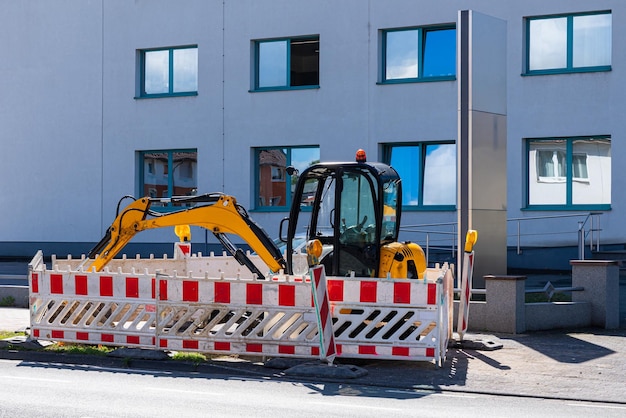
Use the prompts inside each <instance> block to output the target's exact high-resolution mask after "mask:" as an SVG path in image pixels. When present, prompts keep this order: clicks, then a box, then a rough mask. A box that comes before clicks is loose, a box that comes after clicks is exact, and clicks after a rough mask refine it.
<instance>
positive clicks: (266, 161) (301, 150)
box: [255, 147, 320, 209]
mask: <svg viewBox="0 0 626 418" xmlns="http://www.w3.org/2000/svg"><path fill="white" fill-rule="evenodd" d="M319 157H320V150H319V147H271V148H257V149H255V160H256V167H257V169H256V170H257V171H256V190H257V193H256V203H255V207H256V208H257V209H260V208H269V207H279V208H282V209H287V208H289V206H290V205H291V197H292V195H293V191H294V190H295V187H296V183H297V180H298V179H297V177H296V176H295V175H294V176H292V175H289V174H288V173H287V167H289V166H293V167H294V168H296V169H297V170H298V171H299V172H302V171H303V170H304V169H305V168H307V167H308V166H309V165H312V164H314V163H317V162H319ZM311 186H312V187H311V188H312V189H313V190H312V191H308V192H307V189H306V188H305V195H304V198H303V199H305V200H306V199H309V198H310V199H311V202H312V199H313V197H314V192H315V190H314V185H313V184H312V185H311ZM311 202H308V201H305V202H303V204H310V203H311Z"/></svg>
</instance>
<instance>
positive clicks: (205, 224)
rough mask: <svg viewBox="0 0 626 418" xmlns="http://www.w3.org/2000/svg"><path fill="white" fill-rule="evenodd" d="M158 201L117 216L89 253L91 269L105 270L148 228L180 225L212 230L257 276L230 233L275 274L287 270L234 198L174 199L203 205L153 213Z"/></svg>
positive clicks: (141, 201)
mask: <svg viewBox="0 0 626 418" xmlns="http://www.w3.org/2000/svg"><path fill="white" fill-rule="evenodd" d="M155 201H159V202H161V201H162V200H161V199H151V198H149V197H143V198H141V199H138V200H135V201H134V202H132V203H131V204H129V205H128V206H127V207H126V208H124V209H123V210H122V212H121V213H119V214H118V215H117V217H116V218H115V220H114V221H113V223H112V224H111V226H110V227H109V229H108V230H107V232H106V234H105V236H104V237H103V238H102V240H101V241H100V242H99V243H98V244H97V245H96V246H95V247H94V248H93V249H92V250H91V252H90V253H89V255H88V258H89V259H91V258H92V257H95V258H94V260H93V262H91V264H90V265H89V266H88V269H89V270H91V269H93V268H95V269H96V271H100V270H102V268H103V267H104V266H105V265H106V264H107V263H108V262H109V261H110V260H111V259H113V258H114V257H115V256H116V255H117V254H118V253H119V252H120V250H122V248H124V246H125V245H126V244H127V243H128V242H129V241H130V240H131V239H132V238H133V237H134V236H135V235H136V234H137V233H139V232H141V231H145V230H147V229H155V228H165V227H171V226H174V227H175V226H178V225H195V226H199V227H202V228H205V229H207V230H209V231H211V232H212V233H213V234H214V235H215V236H216V237H217V238H218V240H219V241H220V242H221V243H222V244H223V245H224V246H225V247H226V249H227V250H228V251H229V252H230V253H231V254H232V255H233V256H234V257H235V258H236V259H237V261H238V262H239V263H240V264H242V265H246V267H248V268H249V269H250V270H251V271H252V272H253V273H256V274H257V276H261V277H263V274H262V273H261V272H260V271H259V270H258V269H257V268H256V266H255V265H254V264H253V263H252V261H250V259H248V258H247V257H246V255H245V254H244V253H243V251H242V250H241V249H238V248H236V247H235V246H234V245H233V244H232V243H231V242H230V240H228V238H227V237H226V234H233V235H237V236H239V237H240V238H242V239H243V240H244V241H245V242H246V243H247V244H248V245H250V247H251V248H252V250H254V251H255V252H256V253H257V254H258V255H259V257H261V259H262V260H263V261H264V262H265V264H267V266H268V267H269V268H270V269H271V270H272V271H274V272H278V271H279V270H281V269H283V270H284V269H286V262H285V260H284V258H283V256H282V254H281V253H280V251H279V250H278V248H276V246H275V244H274V242H273V241H272V240H271V239H270V237H269V236H268V235H267V233H266V232H265V231H264V230H263V228H261V226H259V225H258V224H257V223H256V222H254V221H253V220H252V219H251V218H250V217H249V216H248V214H247V213H246V211H245V209H244V208H243V207H241V206H239V205H238V204H237V201H236V199H235V198H234V197H232V196H228V195H224V194H221V193H212V194H206V195H202V196H191V197H180V198H176V197H173V198H172V199H170V200H169V201H171V202H174V203H188V204H191V203H194V204H195V203H203V204H202V205H200V206H194V207H190V208H185V209H181V210H178V211H175V212H167V213H160V212H155V211H152V210H150V205H151V204H152V203H153V202H155Z"/></svg>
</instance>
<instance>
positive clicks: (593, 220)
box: [400, 212, 602, 260]
mask: <svg viewBox="0 0 626 418" xmlns="http://www.w3.org/2000/svg"><path fill="white" fill-rule="evenodd" d="M600 215H602V212H583V213H568V214H560V215H543V216H527V217H521V218H510V219H507V222H516V223H517V231H516V233H515V234H513V235H508V234H507V238H508V237H510V236H514V237H516V246H517V255H520V254H522V244H521V239H522V237H523V236H531V235H539V234H523V233H522V227H521V224H522V222H527V221H539V220H546V219H561V218H581V217H584V219H583V220H581V221H578V229H577V231H566V232H563V231H555V232H546V231H542V232H541V235H542V236H546V235H563V234H573V233H575V232H576V233H577V234H578V238H577V241H578V257H579V259H580V260H584V259H585V241H586V240H587V238H589V245H590V247H589V248H590V250H592V251H593V250H594V249H595V250H598V249H599V248H600V231H601V230H602V229H601V228H600ZM587 224H589V229H585V228H586V226H587ZM457 225H458V224H457V222H439V223H429V224H419V225H405V226H402V227H400V231H402V232H405V233H417V234H424V235H425V236H426V237H425V238H426V239H425V242H420V244H423V243H425V248H424V250H425V253H426V259H427V260H429V259H430V257H429V255H430V250H431V249H441V250H448V249H450V252H451V255H452V257H455V256H456V250H457V245H458V243H457V239H458V235H457ZM436 227H450V230H449V231H446V230H437V229H433V228H436ZM432 236H436V237H440V238H439V239H435V240H434V241H435V244H433V239H432ZM450 237H451V239H450ZM442 242H443V243H445V245H441V243H442ZM437 244H439V245H437Z"/></svg>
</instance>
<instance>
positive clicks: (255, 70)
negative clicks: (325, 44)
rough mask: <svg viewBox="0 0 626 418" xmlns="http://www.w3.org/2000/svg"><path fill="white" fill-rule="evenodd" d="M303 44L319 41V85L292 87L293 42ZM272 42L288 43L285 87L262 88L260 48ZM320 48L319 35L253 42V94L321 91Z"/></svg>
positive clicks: (251, 90)
mask: <svg viewBox="0 0 626 418" xmlns="http://www.w3.org/2000/svg"><path fill="white" fill-rule="evenodd" d="M298 41H300V42H303V41H317V46H318V49H317V54H318V60H317V84H307V85H295V86H294V85H292V83H293V80H292V77H291V71H290V69H291V50H292V48H291V43H292V42H298ZM270 42H286V62H285V63H284V64H285V72H286V73H285V85H282V86H268V87H261V86H260V85H259V84H260V80H259V79H260V72H259V68H260V59H261V52H260V46H261V44H263V43H270ZM319 46H320V36H319V35H306V36H294V37H285V38H272V39H256V40H253V41H252V48H253V57H254V60H253V66H254V68H253V81H252V88H251V89H250V92H251V93H255V92H265V91H284V90H308V89H319V88H320V83H319V77H320V65H319V62H320V57H319Z"/></svg>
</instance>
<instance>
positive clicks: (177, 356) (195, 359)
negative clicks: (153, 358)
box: [172, 352, 207, 366]
mask: <svg viewBox="0 0 626 418" xmlns="http://www.w3.org/2000/svg"><path fill="white" fill-rule="evenodd" d="M172 359H173V360H178V361H189V362H191V363H193V364H195V365H196V366H197V365H199V364H202V363H204V362H206V361H207V358H206V356H205V355H204V354H200V353H181V352H176V353H174V355H172Z"/></svg>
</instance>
